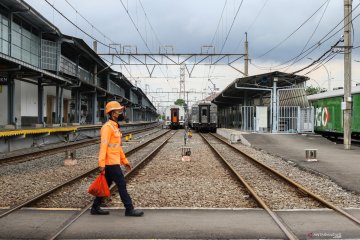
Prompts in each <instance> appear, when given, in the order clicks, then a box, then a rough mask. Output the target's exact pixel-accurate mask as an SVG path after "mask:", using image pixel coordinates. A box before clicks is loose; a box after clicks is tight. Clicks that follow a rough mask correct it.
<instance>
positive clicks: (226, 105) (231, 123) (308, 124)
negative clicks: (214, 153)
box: [212, 71, 314, 133]
mask: <svg viewBox="0 0 360 240" xmlns="http://www.w3.org/2000/svg"><path fill="white" fill-rule="evenodd" d="M308 79H309V78H308V77H305V76H300V75H294V74H288V73H284V72H277V71H276V72H270V73H265V74H260V75H253V76H247V77H243V78H238V79H235V80H234V81H233V82H232V83H230V84H229V85H228V86H227V87H226V88H225V89H224V90H223V91H222V92H220V93H219V94H218V95H217V96H216V97H215V98H214V100H213V101H212V102H213V103H215V104H216V105H217V106H218V126H219V127H220V128H234V129H239V130H241V131H249V132H271V133H278V132H283V133H295V132H313V129H314V109H313V107H311V106H310V105H309V102H308V99H307V96H306V91H305V87H306V81H307V80H308Z"/></svg>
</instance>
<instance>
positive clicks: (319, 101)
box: [308, 86, 360, 138]
mask: <svg viewBox="0 0 360 240" xmlns="http://www.w3.org/2000/svg"><path fill="white" fill-rule="evenodd" d="M351 92H352V100H353V103H352V124H351V129H352V137H354V138H359V137H360V86H356V87H352V91H351ZM343 99H344V89H338V90H334V91H331V92H323V93H319V94H314V95H310V96H308V100H309V102H310V104H311V105H312V106H314V108H315V124H314V125H315V126H314V130H315V132H318V133H321V134H323V135H327V136H339V135H342V134H343V133H344V130H343V126H344V125H343V122H344V121H343V112H342V110H341V102H343Z"/></svg>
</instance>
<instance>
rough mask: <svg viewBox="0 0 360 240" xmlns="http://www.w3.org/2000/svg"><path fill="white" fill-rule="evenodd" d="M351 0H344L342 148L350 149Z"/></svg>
mask: <svg viewBox="0 0 360 240" xmlns="http://www.w3.org/2000/svg"><path fill="white" fill-rule="evenodd" d="M351 11H352V0H344V17H345V21H344V102H343V104H342V109H343V112H344V149H346V150H349V149H351V103H352V98H351V48H352V46H351V21H352V20H351V19H352V14H351Z"/></svg>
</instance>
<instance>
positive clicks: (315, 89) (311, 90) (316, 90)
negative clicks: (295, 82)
mask: <svg viewBox="0 0 360 240" xmlns="http://www.w3.org/2000/svg"><path fill="white" fill-rule="evenodd" d="M305 91H306V95H307V96H309V95H313V94H317V93H321V92H324V91H326V90H325V89H321V88H320V87H313V86H308V87H306V89H305Z"/></svg>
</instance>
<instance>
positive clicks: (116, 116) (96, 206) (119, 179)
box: [91, 101, 144, 217]
mask: <svg viewBox="0 0 360 240" xmlns="http://www.w3.org/2000/svg"><path fill="white" fill-rule="evenodd" d="M124 108H125V107H124V106H121V105H120V103H118V102H117V101H111V102H108V103H107V104H106V106H105V113H107V114H108V115H109V121H107V122H106V123H105V124H104V125H103V127H102V128H101V131H100V134H101V142H100V152H99V170H100V172H103V171H105V178H106V181H107V184H108V186H109V187H110V185H111V184H112V182H115V184H116V186H117V188H118V190H119V194H120V198H121V201H122V202H123V204H124V206H125V209H126V210H125V216H133V217H140V216H142V215H144V212H143V211H140V210H136V209H134V206H133V204H132V200H131V198H130V196H129V194H128V191H127V189H126V181H125V178H124V174H123V173H122V170H121V168H120V165H124V166H125V169H126V171H130V170H131V166H130V164H129V161H128V160H127V158H126V157H125V154H124V152H123V149H122V147H121V137H122V134H121V132H120V127H119V124H118V121H122V120H123V119H124V114H123V111H124ZM102 199H103V198H102V197H96V198H95V200H94V203H93V205H92V208H91V214H93V215H107V214H109V211H105V210H103V209H101V208H100V204H101V202H102Z"/></svg>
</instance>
